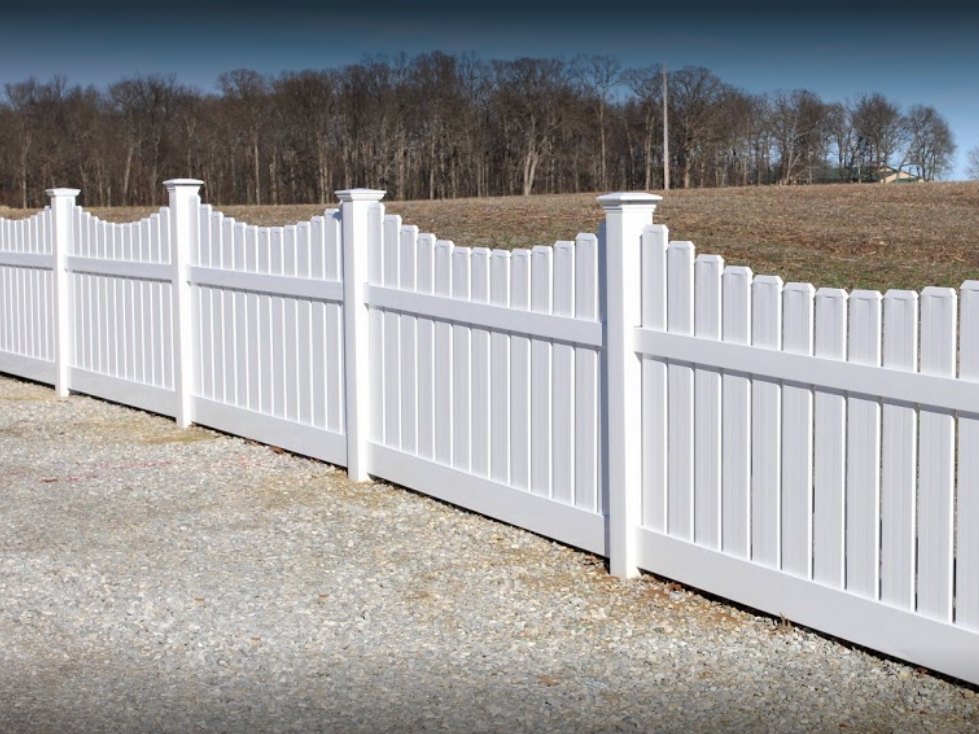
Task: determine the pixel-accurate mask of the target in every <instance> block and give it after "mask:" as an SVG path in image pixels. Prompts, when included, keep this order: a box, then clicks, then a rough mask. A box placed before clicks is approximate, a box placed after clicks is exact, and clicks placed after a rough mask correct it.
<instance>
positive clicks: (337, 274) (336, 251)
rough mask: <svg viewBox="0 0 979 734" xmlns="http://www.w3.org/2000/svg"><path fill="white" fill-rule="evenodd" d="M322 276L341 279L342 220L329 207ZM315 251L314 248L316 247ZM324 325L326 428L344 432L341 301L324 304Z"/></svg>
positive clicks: (324, 225) (324, 231)
mask: <svg viewBox="0 0 979 734" xmlns="http://www.w3.org/2000/svg"><path fill="white" fill-rule="evenodd" d="M323 236H324V240H325V246H324V249H323V275H324V277H325V278H326V280H327V281H329V282H331V283H338V282H340V280H341V273H342V261H341V252H342V250H341V243H340V219H339V214H338V212H337V211H336V210H328V211H327V213H326V214H325V215H324V220H323ZM314 252H315V250H314ZM323 319H324V322H325V323H324V326H325V330H326V331H325V341H324V349H325V350H326V354H325V355H324V360H325V362H326V371H325V379H326V398H325V400H326V428H327V430H330V431H333V432H334V433H344V432H345V430H346V428H345V426H346V423H345V421H346V408H345V406H344V400H343V395H344V377H343V359H344V357H343V307H342V306H341V305H340V304H339V303H327V304H325V305H324V307H323Z"/></svg>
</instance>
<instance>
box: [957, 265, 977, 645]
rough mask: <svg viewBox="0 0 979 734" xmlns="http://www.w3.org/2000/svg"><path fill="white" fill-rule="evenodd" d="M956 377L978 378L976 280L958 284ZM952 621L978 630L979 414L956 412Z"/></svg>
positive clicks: (972, 380) (964, 378)
mask: <svg viewBox="0 0 979 734" xmlns="http://www.w3.org/2000/svg"><path fill="white" fill-rule="evenodd" d="M960 310H961V319H960V320H961V323H960V325H959V333H960V334H961V337H960V339H961V343H960V351H959V379H962V380H968V381H970V382H979V281H975V280H969V281H966V282H965V283H963V284H962V288H961V304H960ZM958 444H959V453H958V459H959V472H958V482H957V487H956V498H955V507H956V533H955V537H956V541H957V542H956V550H955V624H956V625H958V626H959V627H962V628H964V629H969V630H973V631H974V632H979V415H976V414H974V413H960V414H959V441H958Z"/></svg>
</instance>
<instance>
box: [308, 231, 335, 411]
mask: <svg viewBox="0 0 979 734" xmlns="http://www.w3.org/2000/svg"><path fill="white" fill-rule="evenodd" d="M326 247H327V245H326V223H325V221H324V218H323V217H313V218H312V219H310V221H309V250H310V251H309V277H310V278H313V279H315V280H326V279H327V278H326ZM328 308H329V306H328V304H326V303H324V302H323V301H313V302H312V303H311V304H310V315H309V318H310V324H309V328H310V340H311V342H312V344H311V350H310V370H311V371H312V374H311V379H312V383H311V386H310V404H311V415H310V424H311V425H313V426H315V427H316V428H327V422H326V403H327V383H328V380H329V375H328V374H327V367H326V364H327V361H328V360H329V358H330V357H329V355H330V353H331V350H332V346H331V345H330V342H329V339H328V337H327V334H326V312H327V309H328Z"/></svg>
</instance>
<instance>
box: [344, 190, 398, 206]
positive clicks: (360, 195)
mask: <svg viewBox="0 0 979 734" xmlns="http://www.w3.org/2000/svg"><path fill="white" fill-rule="evenodd" d="M386 193H387V191H384V190H382V189H343V190H342V191H337V192H336V195H337V198H338V199H339V200H340V201H341V202H344V203H346V202H351V201H380V200H381V199H383V198H384V195H385V194H386Z"/></svg>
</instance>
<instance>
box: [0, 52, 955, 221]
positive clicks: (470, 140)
mask: <svg viewBox="0 0 979 734" xmlns="http://www.w3.org/2000/svg"><path fill="white" fill-rule="evenodd" d="M666 81H667V83H666V89H667V99H666V100H665V102H666V104H665V105H664V100H663V73H662V67H661V65H659V64H653V65H650V66H648V67H644V68H623V66H622V64H621V62H620V61H619V60H618V59H617V58H616V57H614V56H576V57H573V58H571V59H569V60H563V59H556V58H520V59H516V60H498V59H493V60H484V59H480V58H478V57H476V56H474V55H471V54H446V53H442V52H439V51H434V52H431V53H425V54H418V55H415V56H408V55H405V54H399V55H393V56H385V57H368V58H365V59H364V60H362V62H361V63H358V64H352V65H348V66H344V67H341V68H331V69H323V70H304V71H294V72H293V71H290V72H286V73H283V74H280V75H278V76H269V75H263V74H260V73H258V72H256V71H253V70H248V69H235V70H231V71H228V72H226V73H223V74H221V75H220V77H219V78H218V79H217V80H216V84H215V89H214V91H210V92H206V91H203V90H200V89H197V88H195V87H190V86H187V85H185V84H182V83H181V82H180V81H179V80H178V79H177V78H176V77H175V76H172V75H171V76H163V75H147V76H141V75H137V76H132V77H126V78H122V79H120V80H119V81H117V82H115V83H113V84H111V85H109V86H108V87H107V88H105V89H100V88H96V87H93V86H89V87H82V86H78V85H72V84H69V82H68V80H67V78H66V77H55V78H54V79H51V80H48V81H40V80H37V79H34V78H29V79H26V80H24V81H22V82H18V83H15V84H7V85H5V86H4V89H3V94H2V95H0V205H7V206H13V207H39V206H44V205H45V204H46V203H47V200H46V196H45V194H44V189H45V188H50V187H52V186H71V187H77V188H80V189H81V190H82V195H81V199H80V201H81V203H84V204H85V205H87V206H131V205H159V204H161V203H162V202H163V198H164V193H165V192H164V191H163V188H162V185H161V182H162V181H163V180H165V179H167V178H172V177H185V176H192V177H196V178H200V179H202V180H204V181H205V182H206V186H207V189H206V192H205V196H206V200H207V201H210V202H212V203H214V204H217V205H228V204H293V203H320V204H327V203H329V202H332V201H333V200H334V198H333V192H334V191H335V190H337V189H342V188H348V187H352V186H369V187H376V188H382V189H385V190H386V191H387V192H388V195H387V198H388V199H389V200H392V199H402V200H403V199H441V198H457V197H480V196H499V195H513V194H516V195H519V194H524V195H529V194H536V193H574V192H584V191H609V190H616V189H628V190H637V189H645V190H651V189H653V190H656V189H662V188H663V182H664V159H663V151H664V148H665V149H667V150H668V151H669V156H670V157H669V161H668V164H669V165H668V168H669V171H670V182H671V186H672V187H674V188H697V187H716V186H751V185H767V184H782V185H790V184H814V183H821V182H840V181H868V180H873V178H874V175H875V174H876V172H877V171H879V170H880V169H882V168H883V167H893V168H899V169H904V170H907V171H909V172H910V173H913V174H914V175H916V176H918V177H920V178H923V179H925V180H934V179H939V178H941V177H942V176H943V175H945V174H947V172H948V171H949V170H950V165H951V160H952V156H953V154H954V152H955V142H954V140H953V137H952V134H951V131H950V129H949V126H948V123H947V122H946V120H945V119H944V117H943V116H942V115H941V113H940V112H939V111H937V110H935V109H934V108H932V107H928V106H923V105H916V106H913V107H911V108H910V109H908V110H902V109H900V107H899V106H898V105H896V104H895V103H893V102H892V101H890V100H888V99H886V98H885V97H884V96H883V95H880V94H878V93H868V94H865V95H862V96H860V97H859V98H857V99H853V100H843V101H840V100H835V101H827V100H823V99H821V98H820V97H819V95H817V94H816V93H814V92H812V91H810V90H805V89H799V90H791V91H784V90H775V91H772V92H768V93H764V94H752V93H748V92H746V91H744V90H741V89H738V88H736V87H735V86H733V85H731V84H728V83H726V82H725V81H723V80H722V79H721V78H720V77H719V76H717V75H716V74H715V73H714V72H712V71H710V70H708V69H705V68H702V67H685V68H681V69H676V70H671V71H669V72H668V73H667V75H666ZM664 108H665V109H666V110H667V111H668V112H667V115H668V123H669V124H668V131H669V132H668V134H669V140H668V141H667V142H668V145H666V146H664V141H663V128H664V125H663V122H664V121H663V114H664Z"/></svg>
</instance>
